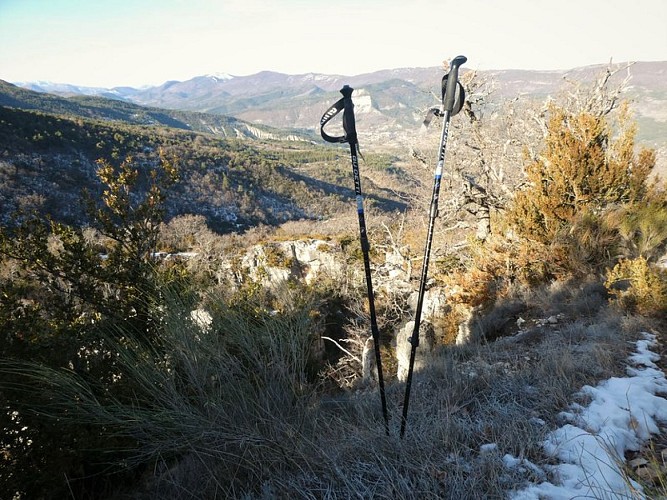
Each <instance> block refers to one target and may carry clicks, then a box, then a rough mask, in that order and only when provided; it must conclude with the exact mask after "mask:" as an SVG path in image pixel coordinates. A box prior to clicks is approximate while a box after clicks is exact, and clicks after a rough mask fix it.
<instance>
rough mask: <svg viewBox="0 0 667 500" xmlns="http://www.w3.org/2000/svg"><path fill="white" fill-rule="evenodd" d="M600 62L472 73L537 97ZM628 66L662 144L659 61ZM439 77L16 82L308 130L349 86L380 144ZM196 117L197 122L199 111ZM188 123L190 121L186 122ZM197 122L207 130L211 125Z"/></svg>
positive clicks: (649, 135) (415, 112)
mask: <svg viewBox="0 0 667 500" xmlns="http://www.w3.org/2000/svg"><path fill="white" fill-rule="evenodd" d="M615 66H617V67H623V66H625V64H624V63H622V64H618V65H615ZM605 68H606V66H605V65H596V66H586V67H581V68H575V69H571V70H568V71H555V70H554V71H528V70H497V71H479V72H478V73H479V74H480V75H481V76H482V77H484V78H487V79H489V80H491V81H493V82H494V94H495V97H494V99H499V100H502V99H504V98H506V99H513V98H517V97H520V98H527V99H541V100H543V99H544V98H546V97H547V96H549V95H555V94H557V93H558V92H560V91H563V90H564V89H565V83H566V81H576V82H580V81H591V80H593V79H594V78H595V77H596V76H598V75H600V74H601V73H602V72H603V71H604V70H605ZM628 72H629V73H630V74H631V80H630V87H629V89H628V92H627V97H629V98H630V100H631V101H632V103H633V109H634V110H635V113H636V119H637V122H638V124H639V135H638V138H639V140H640V142H644V143H646V144H647V145H649V146H651V147H656V148H658V149H662V148H665V147H667V139H666V138H667V84H666V83H665V82H667V61H662V62H636V63H634V64H632V65H631V66H630V68H629V69H628ZM626 74H627V73H626V72H624V71H621V72H619V73H618V74H616V75H615V76H614V78H615V79H617V80H619V81H620V79H622V78H624V77H625V76H626ZM442 75H443V70H442V69H441V68H438V67H431V68H400V69H388V70H382V71H377V72H373V73H367V74H362V75H356V76H341V75H325V74H318V73H306V74H301V75H288V74H283V73H276V72H271V71H263V72H260V73H256V74H253V75H249V76H231V75H227V74H217V75H204V76H198V77H195V78H192V79H190V80H187V81H168V82H166V83H164V84H162V85H159V86H154V87H144V88H131V87H114V88H109V89H106V88H91V87H79V86H75V85H70V84H54V83H48V82H19V83H17V85H19V86H21V87H25V88H28V89H31V90H34V91H38V92H48V93H50V94H56V95H59V96H65V97H70V98H71V97H72V96H76V97H74V98H75V99H78V100H79V101H80V102H81V99H83V98H82V97H81V96H82V95H87V96H95V97H97V98H99V97H104V98H108V99H114V100H117V101H122V102H126V103H132V104H137V105H141V106H144V107H149V108H161V109H169V110H178V111H188V112H198V113H207V114H208V115H226V116H229V117H234V118H235V119H237V120H243V121H244V122H247V123H252V124H254V125H255V126H257V125H265V126H270V127H277V128H281V129H300V130H302V131H303V130H308V131H311V132H316V130H317V127H318V125H319V119H320V117H321V115H322V113H323V112H324V111H325V110H326V109H327V107H328V106H329V105H330V104H332V103H333V102H335V100H337V99H338V98H339V97H340V94H338V90H339V89H340V88H341V87H342V86H343V85H345V84H347V85H350V86H352V87H353V88H355V89H356V91H355V93H354V95H353V98H354V102H355V106H356V115H357V118H358V121H359V123H362V124H363V126H362V127H360V128H361V130H360V134H363V133H364V132H366V133H367V135H368V137H367V139H368V140H370V141H371V142H379V143H386V141H387V140H399V141H400V140H401V139H402V138H404V137H405V135H406V134H407V135H410V134H412V133H414V130H415V129H416V128H417V127H418V126H419V125H420V123H421V121H422V120H423V117H424V112H425V111H426V110H427V109H428V108H429V107H430V106H433V105H437V104H438V102H437V97H436V96H437V95H438V94H439V85H440V79H441V77H442ZM82 103H85V101H83V102H82ZM0 104H1V103H0ZM119 106H120V105H119ZM197 118H199V121H201V120H202V117H201V116H197ZM208 120H210V118H209V119H208ZM186 121H188V120H186ZM192 121H197V120H192V119H191V120H189V122H192ZM204 121H205V122H206V120H204ZM205 126H206V127H208V128H209V129H211V131H214V130H213V129H214V128H215V127H216V126H217V125H211V124H208V123H206V125H205Z"/></svg>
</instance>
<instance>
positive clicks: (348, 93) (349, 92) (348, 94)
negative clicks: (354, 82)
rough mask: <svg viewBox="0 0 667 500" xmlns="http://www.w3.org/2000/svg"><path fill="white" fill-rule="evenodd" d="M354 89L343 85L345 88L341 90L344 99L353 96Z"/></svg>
mask: <svg viewBox="0 0 667 500" xmlns="http://www.w3.org/2000/svg"><path fill="white" fill-rule="evenodd" d="M353 90H354V89H353V88H352V87H350V86H349V85H347V84H346V85H343V88H342V89H340V93H341V94H343V97H351V96H352V91H353Z"/></svg>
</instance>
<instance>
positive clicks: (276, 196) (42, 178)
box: [0, 107, 405, 232]
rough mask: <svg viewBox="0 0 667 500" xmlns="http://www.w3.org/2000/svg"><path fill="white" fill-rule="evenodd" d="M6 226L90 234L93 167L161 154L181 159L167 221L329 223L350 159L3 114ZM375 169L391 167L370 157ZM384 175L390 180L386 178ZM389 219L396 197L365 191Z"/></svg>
mask: <svg viewBox="0 0 667 500" xmlns="http://www.w3.org/2000/svg"><path fill="white" fill-rule="evenodd" d="M0 144H2V159H1V160H0V165H1V166H2V171H1V174H0V175H1V184H0V199H2V208H3V210H2V218H3V222H4V223H5V224H7V223H9V221H10V219H11V217H12V214H13V213H14V212H15V211H16V210H22V211H24V212H30V211H32V210H37V211H38V212H41V213H43V214H47V213H48V214H49V215H50V216H51V217H54V218H55V219H56V220H63V221H67V222H70V223H77V224H83V223H85V222H86V219H85V215H84V212H83V207H82V206H81V204H80V203H78V201H77V200H78V199H79V198H80V195H81V191H82V190H83V189H87V190H89V191H91V192H93V193H99V189H100V187H99V182H98V180H97V178H96V175H95V170H96V161H97V160H98V159H106V160H108V161H111V162H116V163H118V162H120V161H122V160H124V159H125V158H126V157H128V156H130V157H132V158H133V161H134V162H135V163H136V164H137V165H138V166H143V169H148V168H149V167H150V166H151V165H154V164H155V162H156V161H157V158H158V157H159V154H160V152H162V153H163V154H168V155H170V156H173V157H174V158H177V162H178V166H179V175H180V182H179V183H178V184H177V185H176V186H174V188H173V189H174V191H173V195H172V196H171V197H170V200H169V203H168V206H167V213H168V217H169V218H172V217H174V216H176V215H182V214H187V213H190V214H198V215H203V216H205V217H206V219H207V221H208V223H209V224H210V226H211V227H212V228H214V229H215V230H217V231H220V232H226V231H230V230H239V229H244V228H245V229H247V228H249V227H251V226H254V225H257V224H270V225H275V224H278V223H280V222H284V221H287V220H294V219H301V218H306V219H308V218H319V217H325V216H330V215H331V214H333V213H336V212H337V211H339V210H343V207H346V206H347V202H349V200H351V197H352V195H353V192H352V190H351V182H350V176H349V175H348V171H349V165H348V164H347V163H349V161H346V158H345V150H344V149H340V148H338V149H336V148H328V147H324V146H317V145H313V144H310V143H308V142H293V141H286V142H282V143H278V142H271V141H260V140H254V141H253V140H243V139H222V138H219V137H218V136H215V135H211V134H201V133H196V132H186V131H183V130H181V129H179V128H167V127H157V126H154V125H143V126H140V125H134V124H132V123H125V122H122V121H109V120H101V119H96V120H93V119H87V118H81V117H79V116H71V115H67V114H64V115H54V114H46V113H44V112H40V111H24V110H20V109H14V108H9V107H0ZM368 160H369V162H375V163H377V164H390V163H391V161H392V159H391V157H389V156H382V155H379V154H369V157H368ZM387 172H390V171H389V170H388V171H387ZM366 188H367V192H368V193H369V195H370V198H369V199H370V200H371V202H373V203H375V204H377V206H378V207H379V208H380V209H382V210H387V211H392V210H395V209H401V208H404V207H405V205H404V203H403V202H402V201H400V199H399V197H398V196H397V194H395V193H393V192H391V191H389V190H387V189H383V188H382V187H380V186H376V185H374V184H373V183H372V182H368V185H367V186H366Z"/></svg>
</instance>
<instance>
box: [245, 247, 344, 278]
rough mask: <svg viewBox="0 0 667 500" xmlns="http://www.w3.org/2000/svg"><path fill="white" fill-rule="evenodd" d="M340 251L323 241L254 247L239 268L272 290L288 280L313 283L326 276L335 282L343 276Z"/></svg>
mask: <svg viewBox="0 0 667 500" xmlns="http://www.w3.org/2000/svg"><path fill="white" fill-rule="evenodd" d="M337 253H339V249H337V248H336V246H335V245H333V244H332V243H329V242H326V241H323V240H296V241H284V242H278V243H272V244H271V245H255V246H254V247H252V248H251V249H250V250H248V252H247V253H246V254H245V255H244V256H243V257H242V259H241V266H242V267H244V268H245V269H247V270H248V274H249V276H250V277H251V278H252V279H254V280H256V281H261V283H262V284H263V285H264V286H266V287H268V288H274V287H276V286H278V285H280V284H281V283H282V282H285V281H287V280H289V279H291V278H296V279H302V280H303V281H304V282H305V283H306V284H308V285H310V284H311V283H313V282H314V281H315V280H316V279H317V278H318V276H320V275H321V274H322V273H326V275H327V276H328V277H332V278H334V279H335V278H336V277H337V276H340V274H341V273H342V268H343V266H342V262H341V261H342V259H341V258H340V256H338V255H337Z"/></svg>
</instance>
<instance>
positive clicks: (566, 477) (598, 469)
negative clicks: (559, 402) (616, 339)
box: [503, 333, 667, 500]
mask: <svg viewBox="0 0 667 500" xmlns="http://www.w3.org/2000/svg"><path fill="white" fill-rule="evenodd" d="M655 345H657V340H656V337H655V335H653V334H651V333H642V339H641V340H639V341H637V342H636V347H637V350H636V352H635V353H633V354H632V355H631V356H630V357H629V362H630V363H631V364H632V365H633V366H629V367H628V368H627V370H626V372H627V374H628V376H627V377H623V378H617V377H614V378H611V379H609V380H605V381H604V382H601V383H600V384H598V386H597V387H591V386H585V387H584V388H583V389H582V390H581V393H582V394H583V395H585V396H588V397H589V398H590V403H589V404H588V406H586V407H583V406H581V405H578V404H574V405H572V406H571V411H569V412H564V413H563V414H562V416H563V417H564V418H565V419H566V420H567V421H568V422H569V423H568V424H566V425H564V426H563V427H560V428H559V429H556V430H555V431H553V432H552V433H550V434H549V436H548V437H547V439H546V441H545V442H544V450H545V452H546V453H547V454H548V455H549V456H551V457H553V458H555V459H557V460H558V461H559V462H560V463H559V464H558V465H553V466H548V469H547V471H548V472H549V473H551V474H552V477H555V478H556V480H555V483H557V484H553V483H550V482H547V481H544V482H542V483H540V484H533V485H531V486H529V487H527V488H525V489H523V490H521V491H515V492H513V493H512V495H511V496H510V498H512V499H513V500H541V499H545V498H548V499H553V500H561V499H563V500H565V499H571V498H599V499H615V500H616V499H621V498H633V499H636V498H645V497H644V495H643V493H642V489H641V487H640V486H639V485H638V484H637V483H634V482H629V481H628V479H627V478H626V477H625V476H624V475H623V474H622V472H621V468H620V466H621V465H622V462H623V461H624V452H625V451H626V450H639V447H640V445H641V443H642V442H644V441H646V440H647V439H649V438H650V437H651V436H652V435H654V434H658V433H659V432H660V429H659V426H658V422H667V400H666V399H664V398H662V397H660V396H659V395H658V394H667V380H666V379H665V374H664V373H663V372H662V371H660V370H659V369H658V367H657V366H656V365H655V363H654V361H657V360H658V359H660V356H658V355H657V354H655V353H654V352H652V351H651V350H650V348H651V347H653V346H655ZM503 460H504V463H505V465H506V466H507V467H510V468H513V467H527V468H530V469H533V470H534V469H538V467H537V466H536V465H534V464H532V463H530V462H529V461H527V460H525V459H523V460H522V459H518V458H514V457H512V456H511V455H506V456H505V457H504V459H503Z"/></svg>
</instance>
